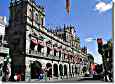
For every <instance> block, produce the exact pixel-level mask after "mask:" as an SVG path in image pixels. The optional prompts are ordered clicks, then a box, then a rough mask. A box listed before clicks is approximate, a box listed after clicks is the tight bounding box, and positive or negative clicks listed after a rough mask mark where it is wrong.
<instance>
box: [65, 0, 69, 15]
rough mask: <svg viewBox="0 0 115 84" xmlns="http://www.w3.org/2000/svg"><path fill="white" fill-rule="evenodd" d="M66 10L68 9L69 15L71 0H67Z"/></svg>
mask: <svg viewBox="0 0 115 84" xmlns="http://www.w3.org/2000/svg"><path fill="white" fill-rule="evenodd" d="M66 11H67V14H68V15H69V14H70V0H66Z"/></svg>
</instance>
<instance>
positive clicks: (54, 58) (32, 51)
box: [26, 50, 60, 60]
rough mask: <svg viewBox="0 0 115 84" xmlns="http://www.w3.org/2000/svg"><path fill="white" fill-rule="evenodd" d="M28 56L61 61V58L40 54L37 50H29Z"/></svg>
mask: <svg viewBox="0 0 115 84" xmlns="http://www.w3.org/2000/svg"><path fill="white" fill-rule="evenodd" d="M26 54H27V55H31V56H35V57H40V58H44V59H50V60H60V59H59V56H54V55H51V54H47V53H43V52H38V51H35V50H29V52H28V53H26Z"/></svg>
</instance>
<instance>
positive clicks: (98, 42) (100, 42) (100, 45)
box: [97, 38, 103, 54]
mask: <svg viewBox="0 0 115 84" xmlns="http://www.w3.org/2000/svg"><path fill="white" fill-rule="evenodd" d="M97 44H98V52H99V53H100V54H102V46H103V41H102V38H97Z"/></svg>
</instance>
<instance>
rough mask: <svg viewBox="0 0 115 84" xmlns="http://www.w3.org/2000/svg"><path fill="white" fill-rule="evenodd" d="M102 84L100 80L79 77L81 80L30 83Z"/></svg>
mask: <svg viewBox="0 0 115 84" xmlns="http://www.w3.org/2000/svg"><path fill="white" fill-rule="evenodd" d="M36 82H37V83H38V82H39V83H54V82H55V83H103V82H104V81H101V80H94V79H92V78H91V77H85V78H84V77H81V78H70V79H63V80H50V81H38V80H35V81H32V83H36Z"/></svg>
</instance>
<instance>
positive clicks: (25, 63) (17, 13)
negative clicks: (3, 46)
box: [8, 0, 88, 80]
mask: <svg viewBox="0 0 115 84" xmlns="http://www.w3.org/2000/svg"><path fill="white" fill-rule="evenodd" d="M61 29H62V30H61V31H57V30H52V29H50V30H49V29H47V28H45V11H44V8H43V7H41V6H40V5H37V4H36V3H35V1H33V0H11V3H10V20H9V31H8V44H9V48H10V55H11V58H12V62H11V68H12V76H11V79H12V80H13V77H14V75H15V74H16V73H20V74H21V75H22V80H27V78H28V77H31V78H30V79H36V78H38V77H39V76H40V75H41V74H44V75H46V76H47V77H48V78H49V79H53V78H57V79H60V78H68V77H75V76H77V74H80V75H83V73H85V72H86V71H87V70H88V69H87V68H88V59H87V53H86V49H84V50H83V48H80V39H79V37H77V36H76V35H75V27H74V26H72V25H69V26H66V25H65V26H64V27H63V28H61ZM84 51H85V52H84Z"/></svg>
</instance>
